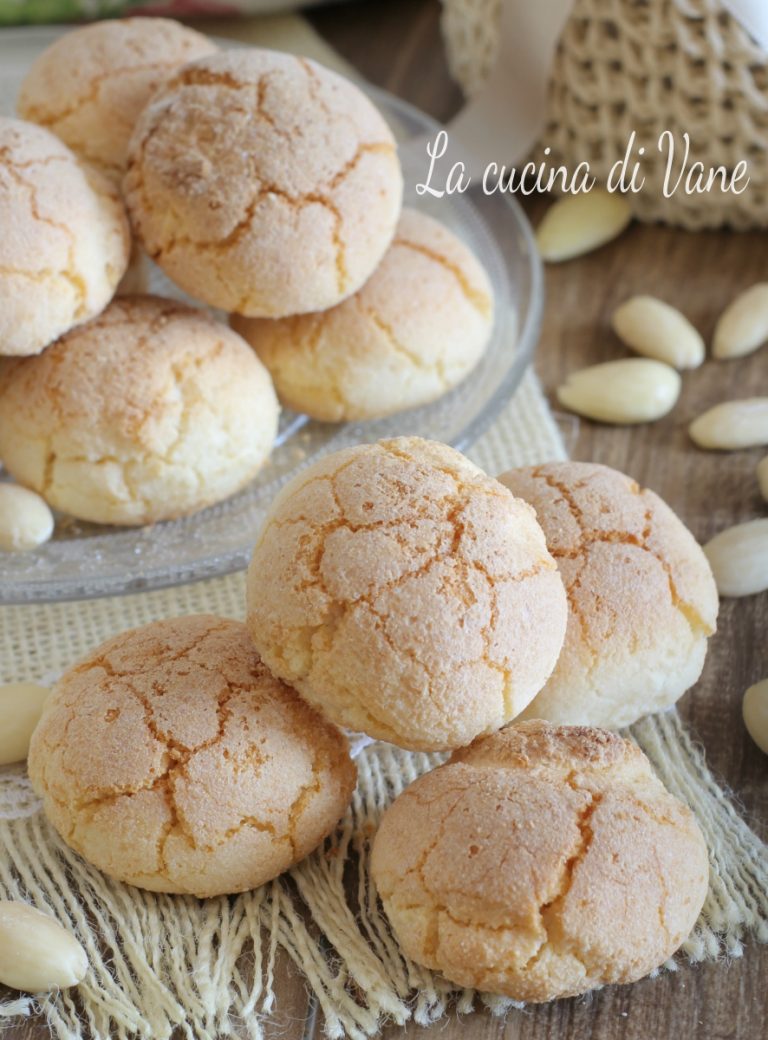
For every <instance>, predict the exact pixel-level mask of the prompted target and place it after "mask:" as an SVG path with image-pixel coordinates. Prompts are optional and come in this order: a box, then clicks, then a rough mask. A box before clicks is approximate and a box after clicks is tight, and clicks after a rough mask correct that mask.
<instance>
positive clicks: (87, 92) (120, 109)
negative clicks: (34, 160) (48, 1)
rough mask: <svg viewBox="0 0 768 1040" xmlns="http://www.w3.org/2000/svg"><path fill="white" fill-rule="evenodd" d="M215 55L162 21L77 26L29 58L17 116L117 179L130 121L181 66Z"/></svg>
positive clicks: (206, 43) (204, 42)
mask: <svg viewBox="0 0 768 1040" xmlns="http://www.w3.org/2000/svg"><path fill="white" fill-rule="evenodd" d="M216 50H218V48H217V47H216V45H215V44H214V43H212V42H211V41H210V40H208V39H206V37H205V36H203V35H201V34H200V33H198V32H195V31H194V30H193V29H188V28H187V27H186V26H184V25H180V24H179V23H178V22H174V21H171V20H170V19H168V18H124V19H119V20H109V21H105V22H96V23H94V24H93V25H86V26H82V27H80V28H78V29H74V30H72V31H71V32H68V33H66V35H64V36H61V37H60V38H59V39H58V40H56V41H55V42H54V43H52V44H51V45H50V46H49V47H46V49H45V50H44V51H43V52H42V54H40V55H39V56H38V57H37V58H36V59H35V61H34V62H33V63H32V65H31V66H30V68H29V71H28V72H27V74H26V76H25V77H24V81H23V83H22V85H21V90H20V92H19V97H18V101H17V110H18V112H19V115H20V116H21V117H22V118H23V119H28V120H29V121H30V122H32V123H39V124H40V125H41V126H45V127H48V129H49V130H52V131H53V133H55V134H56V136H57V137H60V138H61V140H62V141H64V143H65V144H67V145H69V147H70V148H71V149H72V151H74V152H76V153H77V154H78V155H79V156H81V157H82V158H83V159H86V160H87V161H88V162H90V163H93V165H94V166H97V167H98V168H99V169H100V170H101V171H102V172H103V173H105V174H107V175H108V176H110V177H112V178H114V179H117V180H119V179H120V178H121V177H122V175H123V172H124V170H125V164H126V158H127V152H128V142H129V140H130V137H131V134H132V132H133V128H134V126H135V124H136V120H137V119H138V117H139V114H140V113H141V111H142V109H143V108H144V107H145V106H146V104H147V102H148V101H149V99H150V98H151V97H152V95H153V94H154V93H155V91H156V90H157V88H158V87H159V86H160V85H161V84H162V83H163V82H164V81H165V80H166V79H167V78H168V77H169V76H170V75H171V73H172V72H173V71H174V70H175V69H177V68H178V67H179V66H180V65H186V63H187V62H189V61H194V59H195V58H202V57H203V56H205V55H207V54H212V53H214V52H215V51H216Z"/></svg>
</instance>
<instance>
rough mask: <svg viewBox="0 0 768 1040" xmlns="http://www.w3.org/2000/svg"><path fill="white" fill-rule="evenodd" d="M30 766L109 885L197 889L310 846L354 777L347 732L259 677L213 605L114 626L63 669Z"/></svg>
mask: <svg viewBox="0 0 768 1040" xmlns="http://www.w3.org/2000/svg"><path fill="white" fill-rule="evenodd" d="M28 761H29V774H30V777H31V779H32V783H33V785H34V787H35V790H36V791H37V792H38V794H39V795H40V796H41V797H42V799H43V806H44V809H45V813H46V815H47V817H48V819H49V820H50V821H51V823H52V824H53V826H54V827H55V828H56V830H57V831H58V832H59V833H60V834H61V836H62V838H63V839H64V840H65V841H66V842H67V844H68V845H70V846H71V847H72V848H73V849H74V850H75V851H76V852H79V853H80V854H81V855H82V856H83V857H84V858H85V859H87V860H89V861H90V862H91V863H93V864H94V865H95V866H97V867H98V868H99V869H100V870H103V871H104V872H105V873H106V874H109V875H110V876H111V877H114V878H117V879H118V880H120V881H127V882H128V883H130V884H132V885H138V886H139V887H141V888H147V889H150V890H152V891H155V892H177V893H190V894H193V895H196V896H200V897H205V896H214V895H220V894H226V893H230V892H242V891H245V890H247V889H251V888H256V887H257V886H258V885H261V884H263V883H264V882H266V881H269V880H270V879H271V878H274V877H276V876H277V875H278V874H280V873H281V872H282V871H284V870H286V869H287V868H288V867H290V866H291V865H292V864H293V863H296V862H297V861H298V860H300V859H302V858H303V857H304V856H306V855H307V854H308V853H309V852H311V851H312V850H313V849H314V848H315V847H316V846H317V845H318V844H319V843H320V842H321V841H322V839H323V838H324V837H325V836H326V835H327V834H329V833H330V831H331V830H332V829H333V827H334V825H335V824H336V822H337V820H338V819H339V817H340V816H341V815H342V813H343V812H344V810H345V809H346V807H347V805H348V804H349V800H350V798H351V797H352V791H353V789H354V785H355V777H356V770H355V766H354V764H353V762H352V760H351V759H350V757H349V748H348V745H347V741H346V739H345V738H344V736H343V735H342V734H341V733H340V732H339V731H338V730H337V729H336V728H335V727H334V726H332V725H330V723H327V722H325V721H324V720H323V719H322V718H321V717H320V716H319V715H318V714H317V713H316V712H315V711H313V710H312V708H310V707H309V706H308V705H307V704H305V703H304V701H303V700H302V699H301V698H300V697H299V696H298V694H296V692H295V691H294V690H292V689H290V687H288V686H286V685H285V684H284V683H281V682H280V681H279V680H277V679H275V678H273V677H272V675H270V673H269V672H268V671H267V669H266V668H265V667H264V665H263V664H262V663H261V661H260V660H259V657H258V655H257V653H256V651H255V650H254V648H253V644H252V643H251V640H250V639H249V637H248V633H247V632H246V629H245V627H244V626H243V625H241V624H240V623H239V622H236V621H230V620H226V619H224V618H217V617H212V616H210V615H198V616H192V617H180V618H174V619H171V620H166V621H155V622H152V623H151V624H149V625H145V626H144V627H142V628H138V629H134V630H132V631H129V632H123V633H122V634H121V635H118V636H115V637H114V638H112V639H110V640H108V641H107V642H106V643H104V644H102V645H101V646H100V647H98V648H97V649H96V650H94V651H93V653H92V654H90V655H89V656H88V657H87V658H85V659H84V660H83V661H81V662H80V663H79V664H77V665H75V666H74V667H73V668H70V669H69V671H68V672H66V673H65V674H64V675H63V676H62V678H61V679H60V680H59V681H58V683H57V684H56V686H55V687H54V690H53V692H52V693H51V696H50V698H49V700H48V702H47V703H46V709H45V713H44V715H43V718H42V719H41V721H40V723H39V724H38V726H37V729H36V730H35V732H34V735H33V737H32V744H31V748H30V752H29V760H28Z"/></svg>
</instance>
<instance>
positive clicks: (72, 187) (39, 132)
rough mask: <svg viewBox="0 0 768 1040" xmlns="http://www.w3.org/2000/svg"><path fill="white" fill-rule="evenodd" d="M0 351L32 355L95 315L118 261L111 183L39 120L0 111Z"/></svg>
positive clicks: (122, 223)
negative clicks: (0, 114)
mask: <svg viewBox="0 0 768 1040" xmlns="http://www.w3.org/2000/svg"><path fill="white" fill-rule="evenodd" d="M0 226H2V228H3V234H2V236H0V355H5V356H22V357H23V356H29V355H32V354H38V353H39V352H40V351H41V350H43V349H44V348H45V347H46V346H48V344H49V343H51V342H52V341H53V340H55V339H56V338H57V337H58V336H60V335H62V333H64V332H66V331H67V330H68V329H71V328H72V327H73V326H74V325H79V324H81V323H82V322H84V321H87V320H88V319H89V318H92V317H93V316H94V315H95V314H98V313H99V311H101V310H102V309H103V308H104V307H105V306H106V305H107V304H108V303H109V301H110V299H111V298H112V296H113V295H114V292H115V289H116V287H117V284H118V282H119V281H120V279H121V277H122V275H123V272H124V271H125V269H126V267H127V265H128V255H129V250H130V236H129V230H128V221H127V218H126V215H125V211H124V209H123V205H122V202H121V201H120V199H119V197H118V195H117V192H116V190H115V189H114V188H112V186H111V185H110V184H109V183H108V182H107V181H106V180H105V179H104V178H103V177H102V176H101V175H100V174H98V173H96V172H95V171H93V170H89V169H87V168H86V167H85V166H81V165H80V163H79V161H78V160H77V158H76V157H75V155H74V154H73V153H72V152H71V151H70V150H69V149H68V148H67V147H66V145H64V144H62V142H61V141H59V140H58V138H56V137H54V136H53V134H51V133H49V132H48V131H47V130H45V129H43V128H42V127H38V126H33V125H32V124H30V123H23V122H21V120H18V119H7V118H4V117H0Z"/></svg>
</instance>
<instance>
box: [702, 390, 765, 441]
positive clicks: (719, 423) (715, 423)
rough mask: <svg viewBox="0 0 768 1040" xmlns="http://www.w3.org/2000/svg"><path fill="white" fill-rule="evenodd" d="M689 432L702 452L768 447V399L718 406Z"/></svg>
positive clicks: (745, 399) (748, 398)
mask: <svg viewBox="0 0 768 1040" xmlns="http://www.w3.org/2000/svg"><path fill="white" fill-rule="evenodd" d="M688 432H689V433H690V435H691V439H692V440H693V441H694V442H695V443H696V444H698V445H699V447H700V448H720V449H722V450H724V451H735V450H736V449H737V448H755V447H758V446H759V445H761V444H768V397H745V398H744V399H743V400H742V401H725V402H723V404H716V405H715V407H714V408H710V409H709V410H708V411H706V412H704V413H703V414H702V415H700V416H699V417H698V419H694V421H693V422H692V423H691V425H690V426H689V427H688Z"/></svg>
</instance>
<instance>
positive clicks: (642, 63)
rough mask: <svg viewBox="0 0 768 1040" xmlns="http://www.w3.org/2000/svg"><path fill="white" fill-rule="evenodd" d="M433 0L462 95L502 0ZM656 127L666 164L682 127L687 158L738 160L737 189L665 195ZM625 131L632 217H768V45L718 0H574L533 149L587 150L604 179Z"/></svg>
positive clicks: (566, 159) (739, 223)
mask: <svg viewBox="0 0 768 1040" xmlns="http://www.w3.org/2000/svg"><path fill="white" fill-rule="evenodd" d="M443 2H444V13H443V26H444V31H445V36H446V43H447V48H448V57H449V62H450V66H451V69H452V72H453V74H454V75H455V76H456V78H457V79H458V81H459V82H460V83H461V85H462V87H463V88H464V90H465V91H466V92H467V93H468V94H470V95H471V94H473V93H476V92H477V91H478V90H479V89H480V88H481V87H482V84H483V83H484V81H485V80H486V78H487V76H488V73H489V70H490V69H491V68H492V66H493V62H494V60H495V59H496V56H497V54H498V49H499V20H500V19H499V15H500V10H501V0H443ZM511 100H512V99H511ZM500 129H501V128H500ZM665 130H669V131H671V133H672V135H673V138H674V140H675V142H676V159H675V165H674V170H675V173H676V172H677V170H678V162H679V159H680V158H681V156H682V150H683V147H684V144H683V134H684V133H686V132H687V134H688V135H689V139H690V153H689V159H688V164H689V166H690V165H691V164H693V163H694V162H697V161H699V162H701V163H703V164H704V167H705V169H709V168H711V167H718V166H724V167H726V169H728V170H732V169H733V168H734V167H735V166H736V164H737V163H738V162H739V161H741V160H746V162H747V164H748V174H749V178H750V180H749V185H748V187H747V189H746V190H745V191H744V192H743V193H742V194H740V195H736V194H733V193H731V192H727V193H724V192H722V191H720V190H719V189H717V190H711V191H709V192H707V193H705V194H690V195H689V194H686V193H685V191H684V190H683V188H682V186H681V187H680V188H678V190H677V191H676V192H675V193H674V194H673V195H672V197H671V198H665V197H664V195H663V192H662V183H663V178H664V171H665V165H666V153H661V152H659V149H658V142H659V138H660V136H661V134H662V133H663V132H664V131H665ZM633 131H634V133H635V135H636V139H635V148H636V149H637V148H640V147H643V148H644V149H645V154H644V156H643V158H642V170H643V173H644V174H645V177H646V181H645V185H644V187H643V190H642V191H641V192H639V193H638V194H636V195H633V196H631V201H632V204H633V207H634V208H635V211H636V214H637V216H638V217H639V218H640V219H642V220H649V221H654V220H662V221H665V222H667V223H670V224H677V225H680V226H683V227H686V228H691V229H698V228H706V227H719V226H722V225H729V226H732V227H736V228H747V227H764V226H766V225H768V155H767V154H766V153H768V54H766V52H765V51H763V50H762V49H761V48H760V47H759V46H758V44H757V43H756V42H755V41H754V40H753V39H752V38H751V37H750V36H749V34H748V33H747V32H746V30H745V29H744V28H743V27H742V26H741V24H740V23H739V22H738V21H737V20H736V19H735V18H734V17H732V16H731V15H730V14H729V13H728V11H727V10H726V9H725V7H724V6H723V4H722V3H721V2H720V0H574V2H573V8H572V12H571V15H570V17H569V19H568V21H567V23H566V26H565V29H564V31H563V33H562V35H561V37H560V41H559V44H558V48H557V53H556V57H555V62H554V67H553V70H552V76H551V80H550V84H549V92H548V104H547V119H546V126H545V128H544V130H543V132H542V136H541V139H540V141H539V143H538V145H537V146H536V149H535V151H534V156H533V158H534V159H535V160H537V161H542V160H544V159H545V158H546V160H547V161H548V162H550V163H557V164H559V163H563V164H565V165H567V166H568V167H569V168H571V169H572V168H574V167H575V166H576V165H577V164H578V163H580V162H583V161H587V162H588V163H589V165H590V169H591V172H592V173H593V175H594V176H596V177H597V179H598V181H599V182H605V180H606V178H607V176H608V174H609V172H610V170H611V167H612V166H613V165H614V163H616V162H617V161H619V160H621V158H622V157H623V156H624V154H625V152H626V149H627V142H628V140H629V138H630V136H631V134H632V132H633ZM502 140H503V138H502ZM547 146H548V147H549V148H550V149H551V152H550V154H549V155H547V156H545V154H544V148H545V147H547ZM499 161H507V160H506V158H505V157H504V156H503V155H500V156H499ZM718 184H719V182H718ZM742 186H743V181H742Z"/></svg>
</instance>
